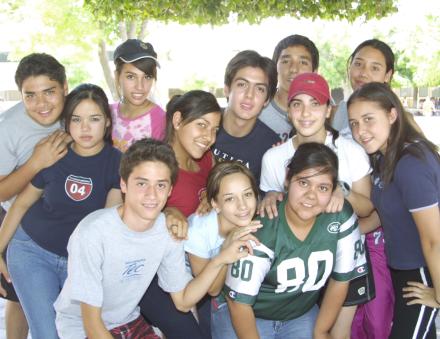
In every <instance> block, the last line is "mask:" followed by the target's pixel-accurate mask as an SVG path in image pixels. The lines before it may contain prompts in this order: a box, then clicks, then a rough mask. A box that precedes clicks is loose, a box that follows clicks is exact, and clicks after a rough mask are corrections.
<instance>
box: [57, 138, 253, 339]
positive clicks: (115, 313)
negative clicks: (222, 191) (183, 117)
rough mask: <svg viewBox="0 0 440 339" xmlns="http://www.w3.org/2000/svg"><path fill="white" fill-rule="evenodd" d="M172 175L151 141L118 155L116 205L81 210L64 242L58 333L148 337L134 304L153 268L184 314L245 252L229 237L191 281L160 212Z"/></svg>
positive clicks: (165, 155) (166, 157)
mask: <svg viewBox="0 0 440 339" xmlns="http://www.w3.org/2000/svg"><path fill="white" fill-rule="evenodd" d="M177 173H178V165H177V160H176V158H175V155H174V152H173V150H172V148H171V147H170V146H169V145H167V144H165V143H163V142H161V141H158V140H154V139H142V140H139V141H137V142H135V143H134V144H133V145H132V146H130V148H129V149H128V150H127V152H126V153H125V154H124V155H123V156H122V160H121V166H120V175H121V191H122V192H123V194H124V203H123V204H122V205H121V206H116V207H113V208H108V209H102V210H98V211H96V212H93V213H91V214H89V215H88V216H87V217H86V218H84V219H83V220H82V221H81V222H80V223H79V224H78V227H77V228H76V229H75V231H74V232H73V234H72V236H71V238H70V240H69V244H68V253H69V256H68V276H67V280H66V282H65V284H64V287H63V289H62V291H61V294H60V296H59V297H58V299H57V301H56V302H55V304H54V306H55V309H56V311H57V320H56V325H57V330H58V333H59V335H60V337H61V338H72V339H77V338H85V337H86V336H87V337H88V338H91V339H93V338H100V339H104V338H109V339H111V338H127V339H129V338H133V339H134V338H155V335H154V333H152V329H151V327H150V326H149V325H148V324H147V323H146V322H145V321H144V320H143V318H142V316H140V313H139V307H138V303H139V300H140V299H141V298H142V295H143V294H144V292H145V290H146V289H147V288H148V286H149V284H150V282H151V280H152V279H153V277H154V275H155V274H156V273H157V275H158V277H159V285H160V286H161V288H162V289H163V290H165V291H166V292H169V293H170V294H171V297H172V299H173V302H174V304H175V305H176V307H177V309H178V310H180V311H183V312H188V311H189V310H190V309H191V307H193V306H194V305H195V304H196V303H197V302H198V301H199V300H200V299H201V298H202V297H203V296H205V294H206V293H207V291H208V289H209V287H210V286H211V284H212V283H213V281H214V280H215V278H216V277H217V275H218V273H219V272H220V270H221V269H222V267H224V265H226V264H228V263H233V262H235V261H236V260H239V258H241V257H245V256H246V255H247V251H246V250H243V247H244V246H248V244H247V242H246V240H237V241H235V242H234V243H233V244H231V245H230V246H229V247H227V248H225V249H224V250H222V251H221V252H220V254H219V255H218V256H217V257H215V258H214V259H213V260H211V261H210V262H209V264H208V265H207V266H206V267H205V269H204V270H203V271H202V273H201V274H200V275H198V276H197V277H196V278H194V279H192V280H191V276H190V275H189V274H188V273H186V268H185V255H184V250H183V244H182V242H178V241H175V240H173V238H172V237H171V235H170V234H169V232H168V230H167V227H166V224H165V216H164V214H163V213H161V211H162V209H163V207H164V206H165V204H166V201H167V198H168V196H169V195H170V193H171V189H172V186H173V184H174V183H175V181H176V178H177ZM249 247H250V246H249Z"/></svg>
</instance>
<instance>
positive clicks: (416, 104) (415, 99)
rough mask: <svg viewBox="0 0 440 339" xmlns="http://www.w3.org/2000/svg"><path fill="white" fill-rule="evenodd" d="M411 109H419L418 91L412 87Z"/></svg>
mask: <svg viewBox="0 0 440 339" xmlns="http://www.w3.org/2000/svg"><path fill="white" fill-rule="evenodd" d="M413 107H414V108H419V89H418V88H417V87H415V86H413Z"/></svg>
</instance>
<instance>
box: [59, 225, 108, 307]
mask: <svg viewBox="0 0 440 339" xmlns="http://www.w3.org/2000/svg"><path fill="white" fill-rule="evenodd" d="M89 226H90V225H89ZM92 227H93V226H92ZM90 229H91V227H88V228H87V229H82V228H81V224H79V225H78V227H77V229H76V230H75V231H74V233H73V234H72V236H71V237H70V240H69V244H68V247H67V248H68V253H69V262H68V275H69V279H68V281H70V284H71V291H72V293H71V299H72V300H76V301H79V302H83V303H86V304H89V305H92V306H95V307H102V303H103V286H102V280H103V275H102V269H101V267H102V264H103V262H104V253H103V249H102V246H101V242H100V240H99V239H100V238H101V237H100V236H99V234H95V233H96V232H93V231H92V232H90Z"/></svg>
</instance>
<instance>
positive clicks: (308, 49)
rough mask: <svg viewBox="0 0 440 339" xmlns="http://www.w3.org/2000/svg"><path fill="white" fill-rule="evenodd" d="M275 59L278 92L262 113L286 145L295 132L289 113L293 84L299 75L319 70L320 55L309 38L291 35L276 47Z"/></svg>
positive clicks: (260, 117)
mask: <svg viewBox="0 0 440 339" xmlns="http://www.w3.org/2000/svg"><path fill="white" fill-rule="evenodd" d="M272 60H273V62H274V63H275V64H276V65H277V72H278V90H277V92H276V93H275V96H274V98H273V100H271V101H270V103H269V104H268V105H267V106H266V107H265V108H264V109H263V111H262V112H261V114H260V116H259V119H260V120H261V121H262V122H264V123H265V124H266V125H267V126H269V127H270V128H271V129H272V130H274V131H275V132H276V133H277V134H278V135H279V137H280V139H281V140H282V141H283V142H284V141H287V139H288V138H289V135H290V134H291V131H292V129H293V126H292V124H291V122H290V121H289V118H288V114H287V111H288V108H287V94H288V92H289V87H290V83H291V82H292V80H293V79H294V78H295V77H296V76H297V75H298V74H301V73H306V72H317V71H318V67H319V52H318V49H317V48H316V46H315V44H314V43H313V41H311V40H310V39H309V38H307V37H305V36H303V35H298V34H295V35H289V36H288V37H285V38H284V39H282V40H281V41H280V42H279V43H278V44H277V45H276V47H275V50H274V51H273V57H272Z"/></svg>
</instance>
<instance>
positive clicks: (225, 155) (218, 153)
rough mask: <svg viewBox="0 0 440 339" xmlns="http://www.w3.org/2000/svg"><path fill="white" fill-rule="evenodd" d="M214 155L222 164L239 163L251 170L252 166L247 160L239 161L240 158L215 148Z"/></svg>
mask: <svg viewBox="0 0 440 339" xmlns="http://www.w3.org/2000/svg"><path fill="white" fill-rule="evenodd" d="M212 153H213V154H214V156H215V158H216V160H217V161H218V162H222V161H233V160H234V161H237V162H239V163H242V164H243V165H245V166H246V167H247V168H250V164H249V161H247V160H245V159H239V158H235V157H234V156H233V155H231V154H228V153H226V152H224V151H221V150H220V149H218V148H216V147H214V148H213V151H212Z"/></svg>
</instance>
